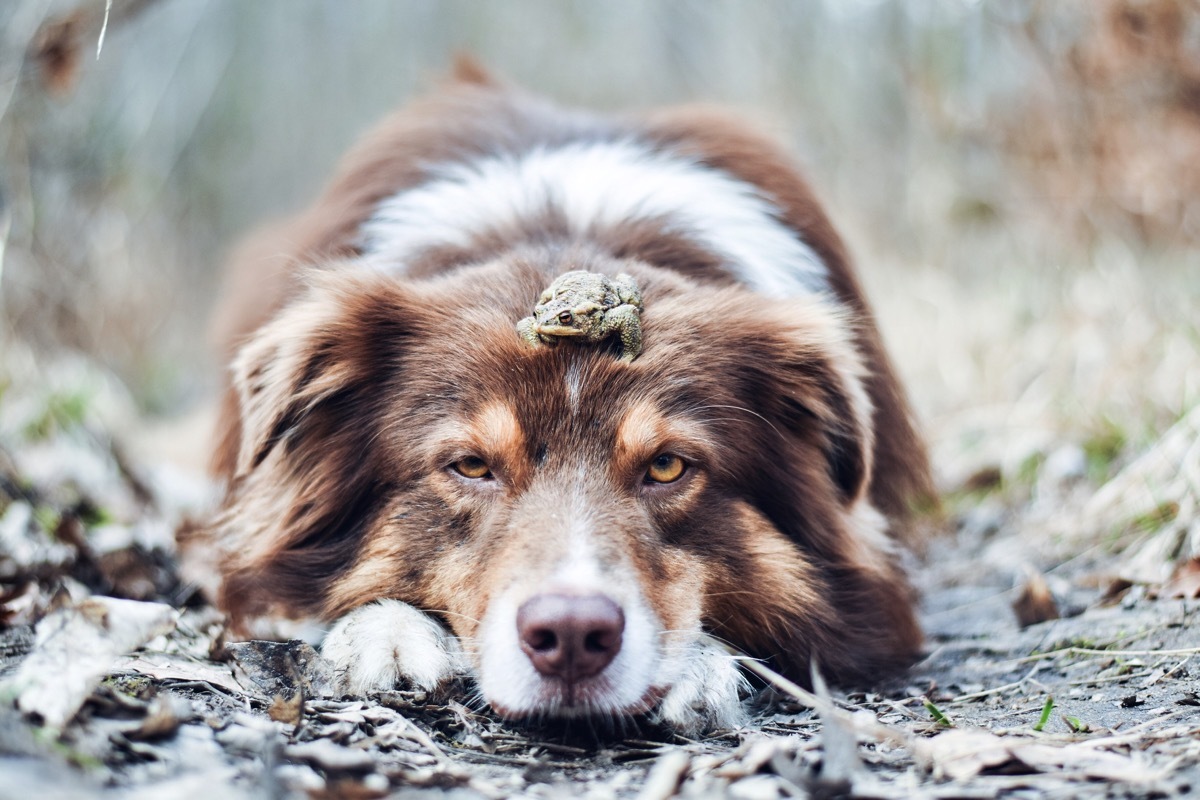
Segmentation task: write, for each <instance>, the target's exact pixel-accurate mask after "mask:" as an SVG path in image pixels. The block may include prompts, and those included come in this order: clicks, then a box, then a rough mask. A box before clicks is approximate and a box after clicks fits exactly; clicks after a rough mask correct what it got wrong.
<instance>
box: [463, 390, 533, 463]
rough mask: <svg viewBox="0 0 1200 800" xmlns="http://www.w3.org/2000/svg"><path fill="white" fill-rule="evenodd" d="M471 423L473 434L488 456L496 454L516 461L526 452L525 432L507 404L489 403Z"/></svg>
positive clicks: (499, 402)
mask: <svg viewBox="0 0 1200 800" xmlns="http://www.w3.org/2000/svg"><path fill="white" fill-rule="evenodd" d="M471 422H472V424H471V428H472V429H473V430H472V433H474V435H475V439H476V440H477V441H478V442H479V446H480V447H481V448H482V449H483V451H484V452H485V453H486V454H493V453H495V454H497V455H502V456H503V457H504V458H505V459H506V460H508V461H516V460H517V459H519V458H520V455H521V454H522V453H523V452H524V451H525V432H524V431H523V430H522V429H521V423H520V422H518V421H517V415H516V414H515V413H514V412H513V409H512V407H511V406H509V405H508V404H507V403H504V402H502V401H498V400H497V401H493V402H491V403H488V404H487V405H485V406H484V407H483V408H481V409H480V410H479V413H477V414H476V415H475V418H474V419H473V420H472V421H471Z"/></svg>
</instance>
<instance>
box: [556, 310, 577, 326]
mask: <svg viewBox="0 0 1200 800" xmlns="http://www.w3.org/2000/svg"><path fill="white" fill-rule="evenodd" d="M572 319H574V317H572V316H571V312H570V311H564V312H562V313H561V314H559V315H558V321H559V322H561V323H562V324H563V325H570V324H571V320H572Z"/></svg>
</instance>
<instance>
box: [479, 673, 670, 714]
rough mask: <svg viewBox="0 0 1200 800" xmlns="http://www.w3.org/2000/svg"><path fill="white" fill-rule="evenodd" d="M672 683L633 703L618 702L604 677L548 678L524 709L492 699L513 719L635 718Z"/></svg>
mask: <svg viewBox="0 0 1200 800" xmlns="http://www.w3.org/2000/svg"><path fill="white" fill-rule="evenodd" d="M668 688H669V687H660V686H650V687H648V688H647V689H646V691H645V692H643V694H642V696H641V697H640V698H638V700H637V701H635V702H633V703H625V704H621V703H616V702H614V698H613V692H612V687H611V685H609V683H608V681H606V680H604V679H602V678H601V679H590V680H586V681H582V682H577V683H570V684H568V683H566V682H565V681H562V680H559V679H554V678H548V679H546V680H545V683H544V686H543V687H541V690H540V691H539V692H538V693H537V696H536V697H534V698H533V699H532V703H531V704H529V705H528V706H526V707H524V708H522V709H515V708H510V707H508V706H505V705H504V704H503V703H502V702H497V701H491V700H489V701H488V704H489V705H490V706H491V708H492V710H493V711H495V712H496V714H498V715H499V716H500V717H501V718H503V719H505V720H509V721H512V722H521V723H530V722H542V721H546V720H554V719H559V720H570V719H582V718H589V719H593V718H594V719H634V718H637V717H644V716H646V715H648V714H650V713H651V712H652V711H653V710H654V709H655V708H656V707H657V706H658V704H659V703H660V702H661V701H662V698H663V697H664V696H665V695H666V693H667V691H668Z"/></svg>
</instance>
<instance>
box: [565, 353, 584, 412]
mask: <svg viewBox="0 0 1200 800" xmlns="http://www.w3.org/2000/svg"><path fill="white" fill-rule="evenodd" d="M582 380H583V375H581V374H580V371H579V362H578V361H572V362H571V365H570V366H569V367H567V375H566V379H565V383H566V386H567V402H569V403H570V404H571V413H572V414H578V413H579V389H580V385H581V383H582Z"/></svg>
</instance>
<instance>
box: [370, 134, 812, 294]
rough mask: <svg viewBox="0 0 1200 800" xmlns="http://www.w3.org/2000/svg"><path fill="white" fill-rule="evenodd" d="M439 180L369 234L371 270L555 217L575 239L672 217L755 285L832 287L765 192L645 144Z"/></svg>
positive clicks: (484, 162) (450, 171) (490, 162)
mask: <svg viewBox="0 0 1200 800" xmlns="http://www.w3.org/2000/svg"><path fill="white" fill-rule="evenodd" d="M431 176H432V177H431V179H430V180H429V182H428V183H425V184H423V185H421V186H418V187H416V188H413V189H408V190H406V191H402V192H400V193H399V194H397V195H395V196H393V197H391V198H389V199H387V200H384V201H383V202H382V203H380V204H379V206H378V208H377V209H376V212H375V216H374V217H372V218H371V219H370V220H369V221H368V222H367V223H366V224H365V225H364V226H363V229H362V246H363V250H364V256H365V260H366V261H367V262H368V263H372V264H375V265H377V266H378V267H379V268H381V269H386V270H395V271H400V272H402V271H403V270H404V265H405V264H406V263H407V262H408V261H409V260H410V259H412V258H413V257H414V256H417V255H419V254H420V253H421V252H423V251H425V250H427V249H429V248H432V247H444V246H456V247H466V246H469V245H470V244H471V241H472V239H473V237H475V236H476V235H479V234H482V233H486V232H488V231H494V230H498V229H504V228H507V227H511V226H513V225H516V224H518V223H520V222H521V221H523V220H530V219H536V218H537V217H539V216H541V215H543V214H545V213H546V212H547V211H548V210H551V209H553V210H556V211H558V212H559V213H561V214H562V216H563V217H564V218H565V220H566V222H567V225H568V226H569V229H570V232H571V233H572V234H584V233H587V232H589V231H595V230H598V229H604V228H608V227H611V226H614V225H618V224H621V223H623V222H629V221H633V220H644V219H656V218H666V219H667V220H669V224H670V226H671V230H672V232H673V233H675V234H677V235H683V236H685V237H687V238H689V239H691V240H692V241H694V242H696V243H697V244H698V245H700V246H703V247H704V248H706V249H708V250H710V251H712V252H713V253H716V254H717V255H718V256H721V257H722V258H723V260H724V261H725V262H726V265H727V267H728V268H729V269H730V270H731V271H732V272H733V274H734V275H736V276H737V277H738V278H739V279H740V280H741V281H742V282H743V283H745V284H746V285H748V286H749V287H750V288H752V289H754V290H756V291H758V292H761V293H763V294H766V295H769V296H774V297H788V296H791V295H795V294H799V293H803V292H823V291H825V290H826V289H827V288H828V287H827V281H826V278H827V274H826V269H825V265H824V263H823V262H822V261H821V258H820V257H819V256H818V255H817V254H816V253H815V252H814V251H813V249H812V248H811V247H809V246H808V245H807V244H806V243H805V242H804V241H802V240H801V239H800V238H799V236H798V235H797V234H796V232H795V231H793V230H792V229H791V228H789V227H788V226H787V225H784V224H783V223H782V222H781V221H780V210H779V208H778V207H777V206H776V205H775V204H774V203H772V202H771V201H770V200H769V199H768V198H766V197H765V196H764V195H763V193H762V192H761V191H760V190H759V189H758V188H757V187H755V186H754V185H752V184H750V183H747V182H745V181H741V180H738V179H736V178H734V177H733V176H731V175H729V174H728V173H725V172H722V171H720V170H717V169H714V168H712V167H708V166H705V165H703V164H700V163H698V162H697V161H695V160H693V159H689V158H687V157H685V156H682V155H678V154H672V153H663V152H656V151H654V150H652V149H650V147H648V146H647V145H645V144H642V143H639V142H636V141H633V140H628V139H626V140H619V141H611V142H576V143H572V144H568V145H565V146H562V147H556V148H545V147H539V148H535V149H533V150H530V151H528V152H525V153H520V154H508V155H496V156H489V157H486V158H482V159H479V160H476V161H469V162H465V163H456V164H445V165H438V166H436V167H434V168H433V169H432V170H431Z"/></svg>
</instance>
